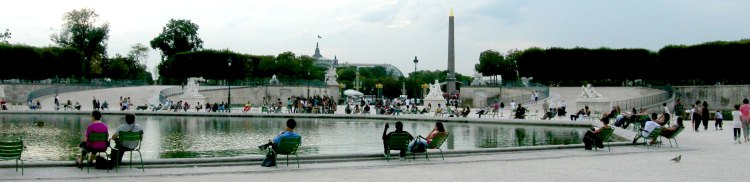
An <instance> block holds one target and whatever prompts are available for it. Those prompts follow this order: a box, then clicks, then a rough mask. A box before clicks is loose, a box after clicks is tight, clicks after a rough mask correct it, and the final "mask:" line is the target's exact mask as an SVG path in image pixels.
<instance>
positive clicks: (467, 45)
mask: <svg viewBox="0 0 750 182" xmlns="http://www.w3.org/2000/svg"><path fill="white" fill-rule="evenodd" d="M2 4H3V6H2V7H0V30H2V31H4V30H5V29H10V32H11V33H12V38H11V39H10V42H11V43H13V44H26V45H31V46H50V45H53V44H54V43H53V42H52V41H51V40H50V35H51V34H52V33H55V32H58V31H59V29H60V28H61V27H62V24H63V20H62V16H63V14H64V13H65V12H68V11H71V10H73V9H80V8H92V9H94V10H95V11H96V12H97V13H98V14H99V19H98V22H99V23H103V22H108V23H109V24H110V35H109V40H108V41H107V43H108V46H107V51H108V55H109V56H114V55H115V54H121V55H125V54H127V52H128V51H129V50H130V46H131V45H133V44H136V43H142V44H144V45H147V46H148V45H149V41H150V40H151V39H153V38H154V37H156V36H157V35H158V34H159V33H160V32H161V31H162V28H163V27H164V26H165V25H166V23H167V22H168V21H169V19H172V18H174V19H188V20H191V21H192V22H193V23H196V24H198V25H199V27H200V29H199V30H198V34H199V36H200V37H201V39H202V40H203V41H204V45H203V47H204V48H206V49H229V50H232V51H235V52H240V53H246V54H253V55H278V54H279V53H282V52H286V51H291V52H294V53H295V54H297V55H312V54H313V53H314V50H315V43H316V42H318V43H320V49H321V54H323V56H325V57H329V58H333V57H334V56H336V57H337V58H338V59H339V61H340V62H349V63H389V64H392V65H394V66H396V67H398V68H399V69H400V70H401V71H402V72H403V73H404V74H409V73H410V72H412V71H414V63H413V60H414V56H417V57H418V59H419V63H418V65H417V69H419V70H444V69H447V62H448V61H447V60H448V15H449V12H450V9H451V8H453V10H454V13H455V34H456V35H455V47H456V72H458V73H461V74H464V75H472V74H473V73H474V64H476V63H478V62H479V54H480V53H481V52H482V51H485V50H489V49H492V50H497V51H500V52H503V53H505V52H507V51H508V50H511V49H519V50H523V49H526V48H529V47H542V48H548V47H566V48H571V47H589V48H599V47H610V48H646V49H650V50H653V51H657V50H658V49H660V48H661V47H663V46H665V45H669V44H698V43H703V42H708V41H716V40H725V41H731V40H739V39H743V38H750V13H748V12H750V1H747V0H721V1H706V0H629V1H622V0H531V1H520V0H460V1H459V0H313V1H310V0H276V1H269V0H237V1H228V0H211V1H205V0H204V1H196V0H181V1H158V0H157V1H153V0H151V1H142V0H130V1H114V0H65V1H59V0H10V1H4V2H3V3H2ZM318 35H320V36H321V37H322V38H318ZM160 57H161V56H160V53H159V51H157V50H151V51H150V52H149V57H148V60H147V63H146V64H147V66H148V67H149V69H153V68H154V67H155V66H156V65H157V64H158V63H159V61H160Z"/></svg>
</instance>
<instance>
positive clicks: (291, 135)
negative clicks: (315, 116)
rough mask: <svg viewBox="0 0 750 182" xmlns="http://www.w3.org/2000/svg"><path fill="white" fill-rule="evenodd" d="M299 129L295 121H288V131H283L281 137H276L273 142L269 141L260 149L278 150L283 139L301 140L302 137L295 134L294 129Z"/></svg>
mask: <svg viewBox="0 0 750 182" xmlns="http://www.w3.org/2000/svg"><path fill="white" fill-rule="evenodd" d="M295 127H297V121H294V119H289V120H286V129H285V130H284V131H281V133H279V135H277V136H276V138H273V140H268V143H266V144H263V145H260V146H258V148H259V149H261V150H265V149H267V148H268V147H269V146H270V147H271V148H272V149H274V150H276V149H277V147H279V145H278V144H279V143H281V139H282V138H299V137H300V135H298V134H297V133H294V128H295Z"/></svg>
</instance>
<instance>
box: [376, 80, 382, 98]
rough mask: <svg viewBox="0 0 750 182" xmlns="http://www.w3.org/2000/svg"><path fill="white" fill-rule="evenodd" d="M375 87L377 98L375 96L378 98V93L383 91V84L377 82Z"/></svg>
mask: <svg viewBox="0 0 750 182" xmlns="http://www.w3.org/2000/svg"><path fill="white" fill-rule="evenodd" d="M375 88H377V89H378V98H377V99H380V94H381V92H382V91H383V84H380V83H378V84H375ZM377 99H376V100H377Z"/></svg>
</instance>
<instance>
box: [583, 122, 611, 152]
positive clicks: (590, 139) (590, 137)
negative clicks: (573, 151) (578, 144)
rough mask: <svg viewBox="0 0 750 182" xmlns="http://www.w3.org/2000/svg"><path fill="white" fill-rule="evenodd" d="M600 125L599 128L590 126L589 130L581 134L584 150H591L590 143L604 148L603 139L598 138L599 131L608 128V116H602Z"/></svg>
mask: <svg viewBox="0 0 750 182" xmlns="http://www.w3.org/2000/svg"><path fill="white" fill-rule="evenodd" d="M601 121H602V127H600V128H591V130H589V131H586V134H585V135H583V144H584V145H585V147H586V150H591V145H593V144H596V147H599V148H604V141H601V140H599V137H598V136H599V133H601V131H602V130H604V129H609V128H610V126H609V118H602V119H601Z"/></svg>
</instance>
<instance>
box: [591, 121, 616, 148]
mask: <svg viewBox="0 0 750 182" xmlns="http://www.w3.org/2000/svg"><path fill="white" fill-rule="evenodd" d="M614 132H615V128H612V127H610V128H606V129H602V131H600V132H599V135H596V139H597V140H599V141H602V142H607V150H608V151H612V144H610V143H609V138H611V137H612V134H613V133H614ZM594 150H599V147H594Z"/></svg>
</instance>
